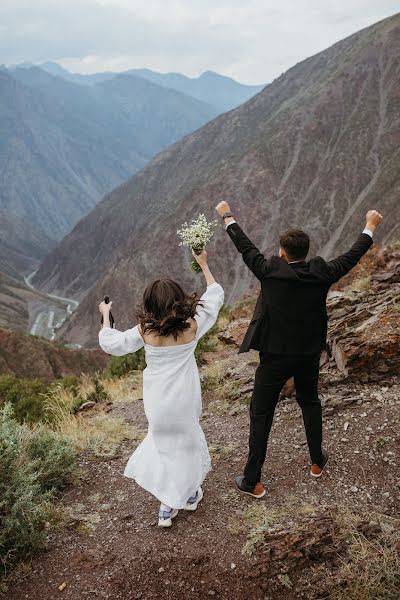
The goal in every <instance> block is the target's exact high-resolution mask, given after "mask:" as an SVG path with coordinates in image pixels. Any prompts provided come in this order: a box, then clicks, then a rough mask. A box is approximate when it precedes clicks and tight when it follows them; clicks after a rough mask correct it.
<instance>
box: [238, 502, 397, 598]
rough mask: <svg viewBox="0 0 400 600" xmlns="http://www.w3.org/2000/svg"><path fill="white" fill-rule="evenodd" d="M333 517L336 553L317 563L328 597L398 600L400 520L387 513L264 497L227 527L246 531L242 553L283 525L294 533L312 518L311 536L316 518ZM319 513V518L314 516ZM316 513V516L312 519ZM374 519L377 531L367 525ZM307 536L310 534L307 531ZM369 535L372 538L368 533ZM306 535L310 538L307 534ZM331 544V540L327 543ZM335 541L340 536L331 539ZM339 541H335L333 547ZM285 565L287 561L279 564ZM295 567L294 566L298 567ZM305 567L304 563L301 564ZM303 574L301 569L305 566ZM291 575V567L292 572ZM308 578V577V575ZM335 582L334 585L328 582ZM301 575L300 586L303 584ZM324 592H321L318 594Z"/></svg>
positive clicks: (256, 547) (262, 542) (302, 530)
mask: <svg viewBox="0 0 400 600" xmlns="http://www.w3.org/2000/svg"><path fill="white" fill-rule="evenodd" d="M321 511H322V514H324V515H325V517H330V518H331V519H333V522H334V523H335V527H336V528H337V529H336V531H337V533H336V536H337V539H336V543H338V542H340V543H338V545H337V552H333V553H332V555H331V556H332V558H333V559H332V562H329V561H327V562H325V564H323V563H321V564H319V565H318V568H317V571H316V573H318V577H320V576H321V572H322V571H321V569H323V571H324V580H325V583H327V584H328V588H329V593H328V595H327V596H325V595H324V598H327V599H328V598H329V600H398V599H399V597H400V595H399V589H400V519H398V518H394V517H389V516H387V515H382V514H372V513H371V514H368V515H365V514H360V513H355V512H353V511H352V510H350V509H348V508H346V507H336V506H332V507H330V506H325V507H321V506H319V505H318V503H317V501H315V500H312V502H311V503H310V504H302V503H301V502H300V501H299V499H297V500H296V498H291V499H289V501H288V502H287V503H285V504H284V505H282V506H278V507H275V508H272V509H271V508H268V506H267V505H266V504H265V503H264V502H259V503H254V504H252V505H250V506H249V507H248V508H246V509H245V510H244V511H242V512H241V513H239V514H237V515H235V516H234V517H232V518H231V519H230V521H229V523H228V531H229V532H230V533H231V534H233V535H238V534H247V539H246V542H245V544H244V546H243V549H242V552H243V553H244V554H252V553H254V551H255V550H256V549H260V548H262V547H263V546H264V544H265V537H266V534H268V533H270V534H271V533H273V531H274V530H277V531H278V534H279V531H280V530H281V529H282V528H283V529H284V530H289V531H290V532H291V533H292V534H293V533H294V534H296V532H298V531H301V532H302V536H304V534H305V531H306V532H307V529H306V530H305V531H304V524H305V523H306V522H307V519H304V517H308V523H309V524H308V526H307V527H309V528H310V530H309V537H310V539H312V537H313V534H314V533H315V532H314V525H313V524H314V523H315V525H316V524H317V523H318V520H319V518H320V517H319V515H320V514H321ZM314 516H315V517H316V519H317V520H316V521H314V520H313V519H312V517H314ZM310 518H311V520H310ZM365 524H367V525H368V524H369V526H373V525H374V524H375V527H376V533H374V534H371V533H368V534H365V533H364V532H365V529H364V528H363V525H365ZM306 535H307V533H306ZM367 535H368V537H366V536H367ZM306 539H307V538H306ZM326 543H328V544H329V542H326ZM332 544H335V539H333V540H332ZM335 547H336V546H332V549H333V550H334V548H335ZM280 566H281V568H284V567H285V564H283V563H282V564H281V565H280ZM294 568H295V567H294ZM302 568H303V567H302ZM300 573H301V571H300ZM289 574H290V575H291V576H292V572H289ZM307 577H308V576H307ZM330 581H331V585H330V584H329V582H330ZM303 584H304V581H303V580H302V576H300V579H299V580H298V583H297V585H298V586H300V587H299V588H298V589H300V590H301V589H304V587H303ZM318 597H319V596H318Z"/></svg>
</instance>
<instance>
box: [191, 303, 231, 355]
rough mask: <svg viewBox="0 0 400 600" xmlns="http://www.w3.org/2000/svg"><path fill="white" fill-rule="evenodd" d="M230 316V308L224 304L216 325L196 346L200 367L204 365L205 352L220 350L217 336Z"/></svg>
mask: <svg viewBox="0 0 400 600" xmlns="http://www.w3.org/2000/svg"><path fill="white" fill-rule="evenodd" d="M228 315H229V307H228V306H227V305H226V304H224V305H223V306H222V308H221V310H220V311H219V315H218V319H217V322H216V323H215V325H213V327H211V329H210V330H209V331H207V333H206V335H204V336H203V337H202V338H200V340H199V342H198V344H197V346H196V350H195V353H194V355H195V357H196V360H197V362H198V364H199V365H201V364H203V363H204V359H203V354H204V352H214V351H215V350H217V349H218V337H217V334H218V332H219V330H220V329H221V326H222V325H223V323H225V321H227V320H228Z"/></svg>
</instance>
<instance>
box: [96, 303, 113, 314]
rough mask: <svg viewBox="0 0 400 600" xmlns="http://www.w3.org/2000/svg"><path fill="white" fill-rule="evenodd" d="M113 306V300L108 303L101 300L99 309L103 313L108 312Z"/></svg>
mask: <svg viewBox="0 0 400 600" xmlns="http://www.w3.org/2000/svg"><path fill="white" fill-rule="evenodd" d="M111 307H112V302H109V303H108V304H106V303H105V302H104V300H103V302H100V304H99V311H100V312H101V314H102V315H104V314H107V313H109V312H110V310H111Z"/></svg>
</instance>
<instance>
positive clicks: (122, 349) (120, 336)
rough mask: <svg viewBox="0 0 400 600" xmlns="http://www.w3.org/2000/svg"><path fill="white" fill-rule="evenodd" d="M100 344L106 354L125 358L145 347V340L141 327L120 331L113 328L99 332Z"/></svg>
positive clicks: (105, 328) (104, 328) (106, 328)
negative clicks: (126, 355) (124, 356)
mask: <svg viewBox="0 0 400 600" xmlns="http://www.w3.org/2000/svg"><path fill="white" fill-rule="evenodd" d="M99 344H100V347H101V348H102V350H104V352H107V354H112V355H113V356H123V355H124V354H130V353H131V352H136V351H137V350H139V349H140V348H142V347H143V345H144V342H143V338H142V336H141V335H140V333H139V326H138V325H136V327H133V328H132V329H127V330H126V331H118V329H112V328H111V327H103V328H102V329H100V331H99Z"/></svg>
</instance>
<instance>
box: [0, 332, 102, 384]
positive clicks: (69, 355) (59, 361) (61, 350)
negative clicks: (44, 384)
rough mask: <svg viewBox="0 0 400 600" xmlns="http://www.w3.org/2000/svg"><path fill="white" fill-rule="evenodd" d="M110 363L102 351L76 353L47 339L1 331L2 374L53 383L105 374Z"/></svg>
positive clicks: (0, 370)
mask: <svg viewBox="0 0 400 600" xmlns="http://www.w3.org/2000/svg"><path fill="white" fill-rule="evenodd" d="M107 362H108V358H107V355H106V354H104V352H102V350H100V349H95V350H85V349H74V350H72V349H69V348H65V347H64V346H61V345H60V344H58V343H56V342H50V341H49V340H45V339H44V338H37V337H35V336H33V335H27V334H24V333H20V332H17V331H11V330H9V329H2V328H0V373H14V374H15V375H17V376H18V377H27V378H33V377H40V378H41V379H43V380H45V381H53V380H54V379H59V378H60V377H65V376H67V375H76V376H79V375H81V374H82V373H95V372H97V371H102V370H103V369H104V368H105V367H106V365H107Z"/></svg>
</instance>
